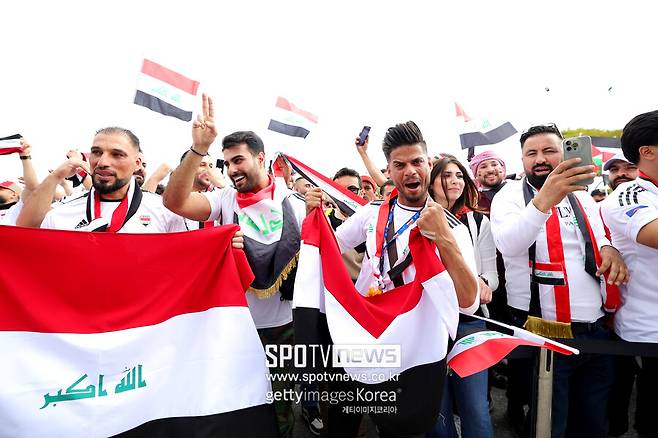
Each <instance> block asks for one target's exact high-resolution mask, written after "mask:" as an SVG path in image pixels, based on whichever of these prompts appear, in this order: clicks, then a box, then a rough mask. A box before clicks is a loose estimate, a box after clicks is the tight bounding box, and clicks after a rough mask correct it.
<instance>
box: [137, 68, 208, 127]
mask: <svg viewBox="0 0 658 438" xmlns="http://www.w3.org/2000/svg"><path fill="white" fill-rule="evenodd" d="M198 89H199V82H198V81H195V80H192V79H190V78H187V77H185V76H183V75H182V74H180V73H176V72H175V71H173V70H169V69H168V68H166V67H163V66H161V65H160V64H157V63H155V62H153V61H149V60H148V59H144V63H143V64H142V71H141V72H140V74H139V77H138V80H137V92H136V93H135V101H134V103H136V104H137V105H141V106H144V107H146V108H148V109H150V110H153V111H155V112H158V113H160V114H164V115H165V116H171V117H175V118H177V119H180V120H184V121H186V122H189V121H190V120H192V108H194V106H195V104H196V102H195V99H194V98H195V96H196V94H197V91H198Z"/></svg>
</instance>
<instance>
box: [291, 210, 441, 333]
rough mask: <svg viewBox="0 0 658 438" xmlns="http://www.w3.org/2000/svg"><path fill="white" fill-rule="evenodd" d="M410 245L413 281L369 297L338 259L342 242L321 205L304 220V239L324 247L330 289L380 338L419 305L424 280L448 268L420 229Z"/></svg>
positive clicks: (322, 255) (324, 270) (324, 267)
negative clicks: (363, 293)
mask: <svg viewBox="0 0 658 438" xmlns="http://www.w3.org/2000/svg"><path fill="white" fill-rule="evenodd" d="M412 233H413V234H412V235H411V236H410V238H409V249H410V250H411V254H412V257H413V259H414V263H415V266H416V273H417V275H416V278H415V279H414V281H413V282H412V283H408V284H405V285H404V286H401V287H398V288H395V289H393V290H390V291H388V292H386V293H383V294H380V295H375V296H373V297H369V298H366V297H364V296H363V295H361V294H360V293H359V292H358V291H357V290H356V289H355V288H354V284H353V283H352V279H351V277H350V276H349V273H348V272H347V270H346V269H345V266H344V265H343V264H342V263H336V260H340V258H341V255H340V251H339V249H338V243H337V242H336V238H335V236H334V233H333V231H332V230H331V228H329V223H328V222H327V219H326V218H325V217H324V215H323V213H322V210H321V209H319V208H317V209H315V211H313V212H312V213H311V214H309V215H308V216H307V217H306V219H305V220H304V224H303V226H302V239H303V240H304V243H305V244H309V245H313V246H317V247H318V248H319V249H320V259H321V262H322V276H323V280H324V286H325V288H326V289H327V291H328V292H329V293H330V294H331V295H333V297H334V298H336V300H337V301H338V302H339V303H340V304H341V306H342V307H343V308H344V309H345V311H347V312H348V313H349V314H350V315H351V316H352V317H353V318H354V319H355V320H356V321H357V322H358V323H359V325H361V327H363V328H364V329H365V330H367V331H368V333H370V334H371V335H372V336H374V337H376V338H378V337H379V336H380V335H381V334H382V333H383V332H384V331H385V330H386V329H387V328H388V326H389V325H390V324H391V322H393V320H394V319H395V318H396V317H397V316H399V315H402V314H403V313H406V312H408V311H410V310H412V309H413V308H414V307H416V306H417V305H418V302H419V301H420V298H421V295H422V293H423V285H422V282H424V281H426V280H429V279H430V278H432V277H434V276H436V275H438V274H440V273H442V272H444V271H445V268H444V267H443V265H442V264H441V262H440V260H439V259H438V256H435V254H434V252H433V250H432V253H431V254H428V253H427V251H428V250H430V248H429V247H430V246H433V245H432V243H431V242H430V241H429V240H428V239H425V238H424V237H422V236H421V235H420V232H419V231H418V229H414V230H412Z"/></svg>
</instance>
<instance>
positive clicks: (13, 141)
mask: <svg viewBox="0 0 658 438" xmlns="http://www.w3.org/2000/svg"><path fill="white" fill-rule="evenodd" d="M21 138H22V137H21V135H20V134H14V135H10V136H8V137H2V138H0V155H9V154H13V153H15V152H23V146H21Z"/></svg>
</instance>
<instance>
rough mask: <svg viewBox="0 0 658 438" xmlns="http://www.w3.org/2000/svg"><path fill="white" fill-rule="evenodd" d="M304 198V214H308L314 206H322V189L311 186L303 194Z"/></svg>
mask: <svg viewBox="0 0 658 438" xmlns="http://www.w3.org/2000/svg"><path fill="white" fill-rule="evenodd" d="M304 199H305V200H306V214H307V215H308V214H309V213H310V212H311V211H313V209H314V208H318V207H320V208H322V189H321V188H320V187H313V188H312V189H309V190H308V191H307V192H306V195H304Z"/></svg>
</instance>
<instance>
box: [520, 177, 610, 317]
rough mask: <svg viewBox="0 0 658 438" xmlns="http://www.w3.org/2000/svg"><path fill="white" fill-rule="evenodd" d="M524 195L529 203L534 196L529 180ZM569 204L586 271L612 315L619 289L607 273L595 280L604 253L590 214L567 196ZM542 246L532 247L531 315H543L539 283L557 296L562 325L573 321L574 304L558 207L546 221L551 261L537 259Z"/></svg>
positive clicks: (575, 200)
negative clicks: (582, 251) (539, 248)
mask: <svg viewBox="0 0 658 438" xmlns="http://www.w3.org/2000/svg"><path fill="white" fill-rule="evenodd" d="M523 184H524V187H523V193H524V198H525V201H526V204H527V203H528V202H530V200H532V198H533V197H534V191H533V188H532V187H531V186H530V183H528V182H527V180H525V179H524V180H523ZM567 198H568V200H569V203H570V204H571V207H572V208H573V211H574V215H575V216H576V220H577V222H578V227H579V229H580V232H581V235H582V239H583V241H584V243H585V245H584V254H583V255H584V259H585V271H586V272H587V273H588V274H589V275H591V276H592V277H593V278H594V279H595V280H596V281H597V282H599V284H600V287H601V295H602V297H603V307H604V309H605V310H607V311H609V312H614V311H615V310H616V309H617V307H618V306H619V303H620V298H619V287H618V286H616V285H614V284H613V285H610V284H608V282H607V278H608V273H604V274H603V275H602V276H601V277H596V271H597V269H598V267H599V266H601V254H600V252H599V246H598V243H597V242H596V236H595V235H594V232H593V230H592V227H591V225H590V222H589V219H588V218H587V213H586V211H585V209H584V208H583V206H582V204H581V203H580V201H579V200H578V198H577V197H576V196H575V195H573V194H570V195H567ZM537 244H540V245H542V246H543V242H535V243H533V245H532V246H531V247H530V248H529V251H528V253H529V259H530V260H529V266H530V269H531V274H530V284H531V286H530V289H531V297H530V309H529V313H530V315H531V316H541V310H540V303H539V284H543V285H548V286H552V287H553V293H554V297H555V315H556V316H555V318H556V320H557V321H559V322H566V323H569V322H571V305H570V289H569V279H568V277H567V269H566V263H565V258H564V247H563V244H562V233H561V230H560V220H559V216H558V213H557V209H556V208H555V207H552V208H551V215H550V217H549V218H548V220H547V221H546V247H547V248H548V260H538V259H537V257H536V254H535V253H536V245H537Z"/></svg>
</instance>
